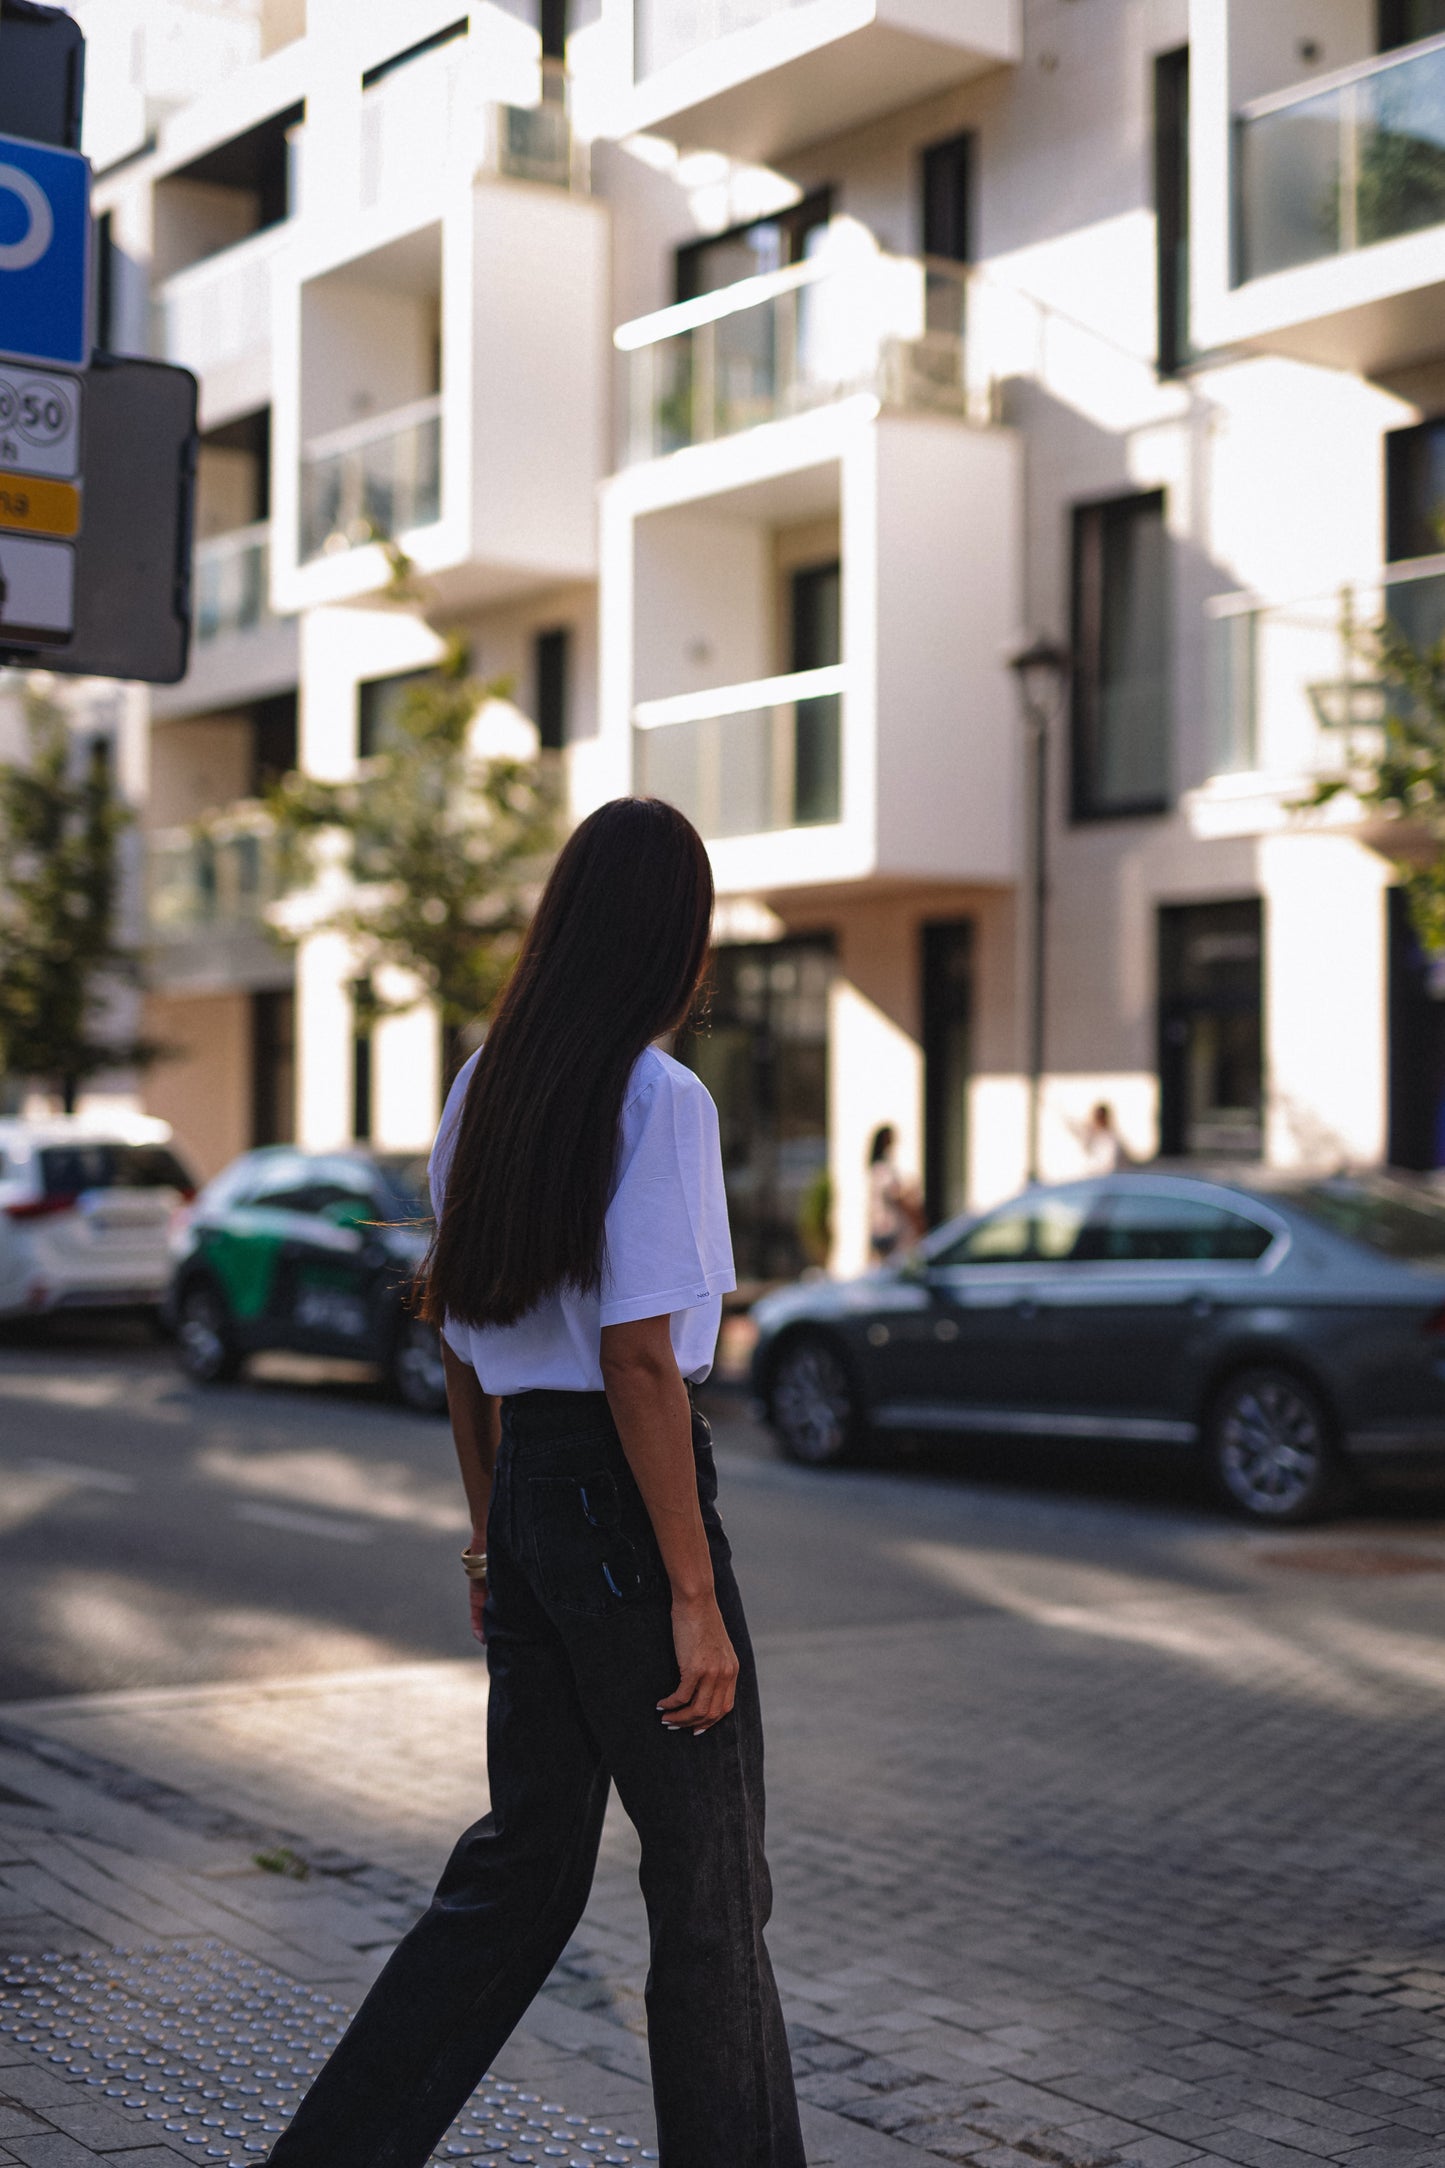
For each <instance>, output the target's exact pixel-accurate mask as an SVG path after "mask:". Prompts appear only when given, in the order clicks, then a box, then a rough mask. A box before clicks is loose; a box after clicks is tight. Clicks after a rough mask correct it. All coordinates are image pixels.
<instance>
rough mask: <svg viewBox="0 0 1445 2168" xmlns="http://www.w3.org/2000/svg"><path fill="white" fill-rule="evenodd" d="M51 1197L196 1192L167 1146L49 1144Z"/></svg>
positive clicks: (44, 1175)
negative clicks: (137, 1191) (90, 1192)
mask: <svg viewBox="0 0 1445 2168" xmlns="http://www.w3.org/2000/svg"><path fill="white" fill-rule="evenodd" d="M40 1183H41V1188H42V1189H43V1191H44V1193H45V1195H46V1196H47V1197H78V1196H79V1195H80V1194H81V1192H82V1191H83V1190H87V1189H178V1190H181V1191H182V1192H183V1193H184V1194H185V1195H186V1196H188V1197H189V1196H191V1195H192V1194H193V1193H194V1190H195V1183H194V1182H193V1181H192V1179H191V1177H190V1175H189V1174H188V1173H187V1171H186V1169H185V1168H184V1167H183V1166H182V1165H181V1163H180V1161H179V1160H178V1159H177V1158H176V1155H175V1153H174V1152H172V1151H170V1150H168V1148H167V1147H166V1146H165V1145H163V1144H107V1143H100V1142H95V1143H84V1144H81V1143H76V1144H47V1145H45V1146H43V1147H42V1149H41V1152H40Z"/></svg>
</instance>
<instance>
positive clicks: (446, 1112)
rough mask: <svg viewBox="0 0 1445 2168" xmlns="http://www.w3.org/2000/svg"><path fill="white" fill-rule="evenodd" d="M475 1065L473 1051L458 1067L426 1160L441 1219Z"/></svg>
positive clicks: (437, 1215)
mask: <svg viewBox="0 0 1445 2168" xmlns="http://www.w3.org/2000/svg"><path fill="white" fill-rule="evenodd" d="M476 1066H477V1057H476V1055H475V1054H473V1055H472V1057H471V1059H470V1060H469V1061H464V1062H463V1063H462V1066H461V1068H460V1069H459V1070H458V1071H457V1073H456V1076H455V1078H454V1079H453V1081H452V1088H451V1090H450V1091H449V1092H448V1093H447V1103H446V1105H445V1106H444V1107H443V1108H442V1118H441V1122H440V1124H439V1125H438V1128H437V1134H436V1142H435V1144H433V1146H432V1148H431V1158H430V1159H429V1160H428V1161H427V1170H426V1172H427V1185H428V1187H429V1188H430V1190H431V1208H432V1213H433V1215H434V1217H435V1218H437V1219H438V1220H439V1219H440V1218H441V1216H442V1205H443V1203H444V1202H445V1200H446V1188H447V1174H448V1172H449V1170H450V1168H451V1163H452V1154H453V1152H455V1150H456V1148H457V1131H458V1130H459V1129H460V1128H461V1126H462V1108H463V1107H464V1106H465V1104H466V1098H467V1086H468V1085H469V1084H470V1083H471V1081H472V1071H473V1070H474V1069H475V1068H476Z"/></svg>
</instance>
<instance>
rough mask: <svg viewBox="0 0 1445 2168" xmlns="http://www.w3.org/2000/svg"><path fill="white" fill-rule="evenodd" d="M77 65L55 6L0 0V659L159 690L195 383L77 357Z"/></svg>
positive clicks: (167, 652) (187, 540) (82, 277)
mask: <svg viewBox="0 0 1445 2168" xmlns="http://www.w3.org/2000/svg"><path fill="white" fill-rule="evenodd" d="M84 61H85V45H84V40H83V38H82V37H81V34H80V30H79V27H78V25H77V24H76V23H75V22H74V21H73V20H72V19H71V18H70V17H69V16H67V15H65V14H64V13H63V11H61V10H60V9H56V8H50V7H43V6H39V5H37V4H36V0H0V665H4V664H7V663H14V664H19V665H20V666H21V667H24V668H29V669H36V668H44V669H47V670H55V671H58V672H61V673H62V674H64V675H67V676H76V677H118V678H139V679H143V680H147V681H149V682H151V683H153V684H172V683H174V681H175V680H176V679H177V678H179V677H181V676H182V675H183V674H184V671H185V667H186V658H187V650H188V646H189V642H190V631H191V622H190V618H191V603H190V580H191V524H192V509H193V503H194V496H195V476H196V447H197V436H196V380H195V378H194V377H193V376H192V375H191V374H190V372H189V370H186V369H176V368H172V367H170V366H168V365H167V364H165V363H161V362H151V361H142V360H130V359H127V358H124V357H121V356H117V355H113V354H95V355H92V353H91V350H90V307H89V302H90V167H89V165H88V164H87V162H86V160H85V159H84V158H82V157H81V156H80V154H79V152H78V150H77V149H76V148H75V145H76V143H77V142H78V140H79V131H80V91H81V83H82V80H83V74H84ZM17 128H18V129H21V130H24V131H25V133H23V134H16V133H6V132H4V130H6V129H9V130H15V129H17ZM34 137H41V138H43V139H44V140H41V141H35V140H33V138H34ZM75 372H83V373H75Z"/></svg>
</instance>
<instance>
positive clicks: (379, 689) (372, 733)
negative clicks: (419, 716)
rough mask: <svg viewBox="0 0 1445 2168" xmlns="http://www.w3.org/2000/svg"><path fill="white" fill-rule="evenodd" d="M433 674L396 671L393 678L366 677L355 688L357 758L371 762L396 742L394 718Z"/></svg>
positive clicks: (395, 722) (423, 671) (427, 671)
mask: <svg viewBox="0 0 1445 2168" xmlns="http://www.w3.org/2000/svg"><path fill="white" fill-rule="evenodd" d="M435 675H436V673H435V671H432V670H399V671H397V673H396V674H395V676H393V677H380V678H366V679H364V680H363V682H362V683H361V684H360V685H358V686H357V688H356V757H357V759H358V760H370V759H371V757H372V755H373V754H374V753H380V752H383V751H384V750H385V749H386V748H387V746H389V745H390V744H392V743H393V742H394V739H395V732H396V725H397V718H398V716H399V715H400V713H401V709H402V703H403V702H404V701H405V699H406V696H407V694H408V693H409V692H412V691H413V690H414V689H415V688H416V687H417V686H418V685H425V684H427V683H429V682H430V680H431V679H432V678H433V677H434V676H435Z"/></svg>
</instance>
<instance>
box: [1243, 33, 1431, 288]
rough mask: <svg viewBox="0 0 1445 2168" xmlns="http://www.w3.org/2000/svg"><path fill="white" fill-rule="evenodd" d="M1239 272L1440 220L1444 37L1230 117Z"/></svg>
mask: <svg viewBox="0 0 1445 2168" xmlns="http://www.w3.org/2000/svg"><path fill="white" fill-rule="evenodd" d="M1239 204H1240V264H1239V273H1240V278H1241V279H1242V280H1248V279H1254V278H1260V277H1262V276H1263V275H1264V274H1265V273H1266V272H1270V271H1285V270H1289V269H1292V268H1293V267H1294V266H1295V265H1297V264H1306V263H1316V262H1318V261H1319V260H1320V259H1321V258H1323V257H1327V256H1339V255H1343V254H1346V253H1348V252H1349V251H1351V250H1353V249H1357V248H1367V247H1368V246H1369V245H1370V243H1371V242H1372V241H1389V240H1393V239H1394V238H1395V237H1396V236H1397V235H1400V234H1405V233H1417V232H1419V231H1420V230H1421V228H1422V227H1425V226H1436V225H1440V224H1442V223H1445V37H1439V38H1430V39H1427V40H1425V41H1424V42H1422V43H1421V44H1418V45H1412V46H1408V47H1406V48H1405V49H1404V50H1403V51H1402V52H1398V53H1391V54H1389V55H1387V56H1386V57H1385V58H1384V59H1381V60H1376V61H1370V62H1367V63H1366V64H1365V65H1364V66H1363V67H1359V68H1351V69H1348V70H1345V71H1343V72H1342V73H1341V74H1339V75H1337V76H1335V77H1334V78H1333V79H1332V80H1331V81H1330V82H1328V83H1326V84H1324V85H1323V86H1321V85H1319V84H1312V85H1311V86H1310V87H1309V89H1308V90H1300V91H1292V92H1288V93H1285V94H1283V95H1281V96H1277V97H1271V98H1261V99H1258V100H1256V102H1255V103H1254V104H1253V105H1250V106H1247V107H1246V108H1245V110H1244V112H1243V113H1242V114H1241V116H1240V121H1239Z"/></svg>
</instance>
